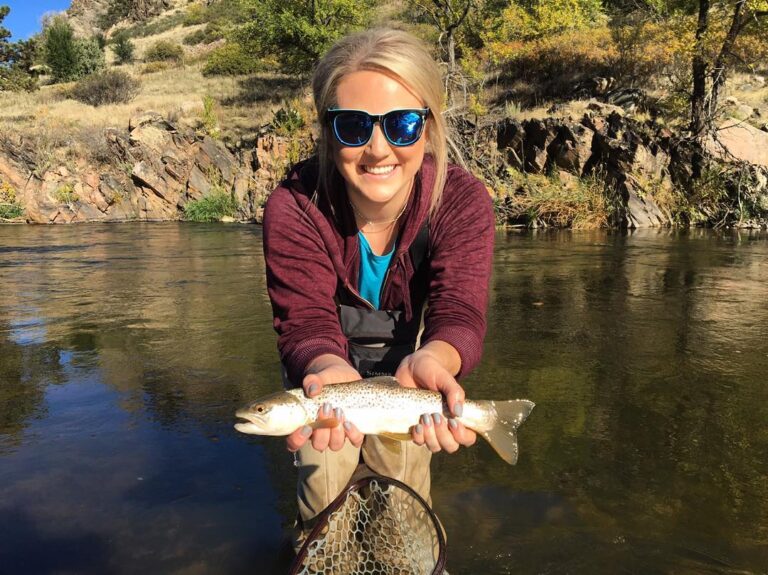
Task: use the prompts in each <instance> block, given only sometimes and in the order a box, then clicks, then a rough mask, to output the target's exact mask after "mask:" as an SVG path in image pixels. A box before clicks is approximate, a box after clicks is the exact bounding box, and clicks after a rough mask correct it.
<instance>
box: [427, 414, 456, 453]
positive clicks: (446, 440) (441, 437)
mask: <svg viewBox="0 0 768 575" xmlns="http://www.w3.org/2000/svg"><path fill="white" fill-rule="evenodd" d="M432 421H433V422H434V425H433V427H434V430H435V439H436V440H437V442H438V443H439V444H440V448H441V449H442V450H443V451H447V452H448V453H454V452H456V451H458V449H459V442H458V441H456V439H455V438H454V437H453V433H451V431H450V430H449V429H448V420H447V419H446V418H445V417H443V416H442V415H441V414H439V413H433V414H432Z"/></svg>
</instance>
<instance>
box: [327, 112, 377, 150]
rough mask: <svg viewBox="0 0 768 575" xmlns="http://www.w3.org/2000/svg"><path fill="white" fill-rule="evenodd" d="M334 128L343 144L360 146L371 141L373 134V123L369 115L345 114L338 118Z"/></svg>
mask: <svg viewBox="0 0 768 575" xmlns="http://www.w3.org/2000/svg"><path fill="white" fill-rule="evenodd" d="M333 128H334V130H335V131H336V137H337V138H338V139H339V141H340V142H341V143H342V144H346V145H347V146H360V145H362V144H365V143H366V142H367V141H368V140H369V139H370V137H371V134H372V133H373V122H372V120H371V117H370V116H369V115H368V114H365V113H362V112H345V113H343V114H339V115H338V116H336V118H335V119H334V121H333Z"/></svg>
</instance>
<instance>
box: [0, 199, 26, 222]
mask: <svg viewBox="0 0 768 575" xmlns="http://www.w3.org/2000/svg"><path fill="white" fill-rule="evenodd" d="M23 215H24V208H22V207H21V206H20V205H19V204H14V203H0V221H2V220H15V219H16V218H20V217H21V216H23Z"/></svg>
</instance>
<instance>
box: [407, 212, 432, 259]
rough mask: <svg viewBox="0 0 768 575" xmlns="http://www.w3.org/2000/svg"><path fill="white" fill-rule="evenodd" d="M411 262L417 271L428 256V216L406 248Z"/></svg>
mask: <svg viewBox="0 0 768 575" xmlns="http://www.w3.org/2000/svg"><path fill="white" fill-rule="evenodd" d="M408 253H409V254H410V256H411V262H412V263H413V271H415V272H418V271H419V270H420V269H421V264H423V263H424V262H425V261H426V260H427V259H428V258H429V218H427V221H425V222H424V225H423V226H421V229H420V230H419V233H418V234H416V237H415V238H414V239H413V243H411V247H409V248H408Z"/></svg>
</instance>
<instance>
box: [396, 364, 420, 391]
mask: <svg viewBox="0 0 768 575" xmlns="http://www.w3.org/2000/svg"><path fill="white" fill-rule="evenodd" d="M395 379H396V380H397V382H398V383H399V384H400V385H402V386H403V387H418V386H417V385H416V381H415V380H414V379H413V371H412V369H411V364H410V363H409V362H408V361H407V360H405V361H403V362H402V363H401V364H400V365H399V366H398V368H397V371H396V372H395Z"/></svg>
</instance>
